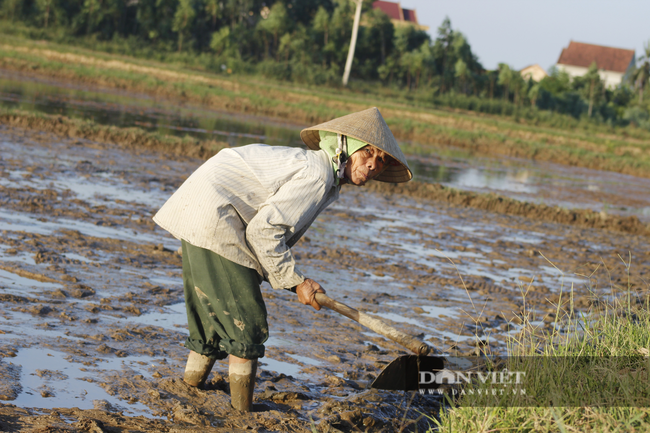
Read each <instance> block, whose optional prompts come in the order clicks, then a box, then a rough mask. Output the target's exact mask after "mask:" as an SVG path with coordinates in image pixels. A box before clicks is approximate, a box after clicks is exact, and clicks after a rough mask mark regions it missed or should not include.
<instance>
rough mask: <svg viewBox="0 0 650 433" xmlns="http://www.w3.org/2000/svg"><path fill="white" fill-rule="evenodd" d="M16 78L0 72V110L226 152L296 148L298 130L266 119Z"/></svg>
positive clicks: (148, 98) (299, 142)
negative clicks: (173, 138)
mask: <svg viewBox="0 0 650 433" xmlns="http://www.w3.org/2000/svg"><path fill="white" fill-rule="evenodd" d="M17 78H18V77H14V76H7V74H6V73H2V72H0V106H3V107H7V108H18V109H24V110H28V111H36V112H41V113H46V114H60V115H64V116H67V117H71V118H77V119H88V120H93V121H95V122H97V123H99V124H102V125H116V126H121V127H130V126H138V127H140V128H142V129H145V130H148V131H160V132H163V133H165V134H172V135H178V136H184V135H191V136H199V137H202V138H205V137H206V136H212V137H214V138H215V139H217V140H221V141H226V142H227V143H228V144H229V145H230V146H239V145H244V144H249V143H251V142H263V143H267V144H276V145H279V144H282V145H300V144H301V141H300V139H299V138H298V135H297V134H296V130H297V129H298V127H297V126H293V125H287V124H283V123H281V122H277V121H272V120H270V119H263V118H259V117H255V116H241V115H237V116H233V115H230V114H227V113H221V112H218V111H214V110H208V109H205V108H201V107H192V106H181V105H178V104H170V103H167V102H165V101H160V100H155V99H152V98H150V97H148V96H145V95H134V96H135V97H134V96H125V95H121V94H119V93H118V92H99V91H93V90H90V89H80V88H75V87H72V88H71V87H68V86H64V85H62V84H61V83H42V82H34V81H20V80H18V79H17Z"/></svg>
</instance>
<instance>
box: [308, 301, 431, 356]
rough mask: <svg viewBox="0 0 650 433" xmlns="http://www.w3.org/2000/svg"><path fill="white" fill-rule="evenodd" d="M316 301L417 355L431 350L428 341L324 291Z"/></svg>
mask: <svg viewBox="0 0 650 433" xmlns="http://www.w3.org/2000/svg"><path fill="white" fill-rule="evenodd" d="M316 302H318V303H319V304H320V305H321V306H323V307H327V308H329V309H330V310H334V311H336V312H337V313H339V314H342V315H344V316H345V317H348V318H350V319H352V320H354V321H355V322H359V323H360V324H362V325H363V326H365V327H366V328H369V329H371V330H373V331H375V332H376V333H378V334H381V335H383V336H384V337H386V338H390V339H391V340H393V341H394V342H396V343H398V344H399V345H401V346H404V347H406V348H407V349H409V350H410V351H412V352H413V353H415V354H416V355H419V356H425V355H428V354H429V353H430V352H431V347H429V346H428V345H427V344H426V343H423V342H422V341H419V340H417V339H415V338H413V337H412V336H410V335H408V334H405V333H404V332H402V331H398V330H397V329H395V328H393V327H392V326H389V325H387V324H386V323H384V322H382V321H381V320H379V319H375V318H374V317H371V316H369V315H367V314H366V313H363V312H361V311H358V310H355V309H354V308H352V307H348V306H347V305H345V304H342V303H340V302H339V301H335V300H334V299H332V298H330V297H329V296H327V295H325V294H324V293H316Z"/></svg>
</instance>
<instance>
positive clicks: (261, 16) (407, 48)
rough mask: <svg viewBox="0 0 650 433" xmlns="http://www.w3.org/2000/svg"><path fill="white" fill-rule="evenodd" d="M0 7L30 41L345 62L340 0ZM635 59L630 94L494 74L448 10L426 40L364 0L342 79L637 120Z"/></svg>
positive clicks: (239, 65) (434, 100)
mask: <svg viewBox="0 0 650 433" xmlns="http://www.w3.org/2000/svg"><path fill="white" fill-rule="evenodd" d="M0 4H1V7H0V15H1V17H2V18H3V19H5V23H3V25H2V26H0V33H5V34H11V32H13V31H16V27H15V26H14V24H15V23H16V22H20V23H22V24H24V25H26V26H28V28H29V30H25V29H22V30H20V32H21V34H23V35H25V36H28V37H30V38H34V39H46V40H53V41H56V42H61V43H66V44H73V45H77V46H83V47H88V48H93V49H99V50H104V51H107V52H110V53H120V54H125V55H133V56H137V57H143V58H148V59H155V60H159V61H165V62H179V61H180V62H183V63H184V64H186V65H187V66H190V67H200V68H202V69H206V70H211V71H214V72H227V73H243V72H244V71H247V72H248V73H256V72H257V73H260V74H262V75H263V76H266V77H273V78H276V79H282V80H294V81H297V82H301V83H307V84H327V83H329V84H331V85H334V86H338V84H337V80H336V79H334V77H333V74H334V73H335V72H336V71H340V70H341V69H342V68H343V65H344V64H345V61H346V56H347V52H348V45H349V43H350V36H351V31H352V21H353V16H354V2H352V1H350V0H301V1H288V0H265V1H262V0H138V1H137V2H134V1H130V0H30V1H29V2H22V1H20V0H1V3H0ZM9 23H11V25H10V24H9ZM269 61H271V62H275V63H277V64H275V65H272V64H270V63H268V62H269ZM639 62H640V64H639V67H638V68H637V69H636V70H635V72H634V74H632V76H631V79H632V82H631V85H632V86H634V90H635V92H634V93H632V92H630V91H629V89H631V87H629V86H627V87H626V86H624V87H622V88H619V89H613V90H612V89H606V88H605V87H604V86H603V84H602V80H600V79H596V78H595V77H596V76H595V75H594V71H592V72H590V74H591V75H589V74H588V77H587V78H585V77H580V78H576V79H574V80H571V79H570V78H569V76H568V75H567V74H566V73H564V72H560V71H553V72H552V73H551V76H549V77H547V78H545V79H544V80H542V81H541V82H540V83H538V84H537V83H533V82H525V81H524V80H522V79H521V77H520V75H519V73H518V71H515V70H513V69H512V68H511V67H509V66H508V65H505V64H500V66H499V68H498V70H496V71H487V70H485V69H484V68H483V66H482V65H481V63H480V62H479V61H478V58H477V56H476V55H475V54H474V53H473V52H472V49H471V46H470V44H469V41H468V40H467V38H466V37H465V36H464V35H463V34H462V33H461V32H460V31H458V30H456V29H454V28H452V24H451V21H450V20H449V18H445V19H444V20H443V22H442V24H441V25H440V27H439V28H438V31H437V36H436V38H435V40H431V38H430V37H429V35H428V34H427V33H426V32H424V31H422V30H420V29H418V28H417V27H415V26H410V25H399V26H395V25H394V24H393V23H392V22H391V20H390V18H389V17H388V16H387V15H386V14H385V13H383V12H382V11H380V10H378V9H373V8H372V2H364V3H363V16H362V20H361V27H360V29H359V34H358V40H357V49H356V51H355V57H354V62H353V65H352V72H351V77H350V80H351V85H352V86H353V87H354V86H355V85H354V84H353V83H355V82H364V83H371V85H372V86H374V87H375V88H376V89H396V90H399V91H402V90H404V91H406V93H407V96H406V99H407V100H409V101H417V102H418V103H422V104H429V105H432V104H433V105H436V106H438V105H440V104H442V103H443V102H442V101H446V102H444V103H448V104H450V105H449V106H451V107H454V108H463V109H470V110H478V111H481V112H489V113H500V114H504V115H510V116H514V117H515V118H519V117H520V116H522V115H524V116H529V115H531V114H530V113H536V114H535V116H537V118H538V119H542V117H543V118H549V116H547V115H546V114H542V113H543V112H545V111H551V112H554V113H558V114H560V115H568V116H571V117H573V118H574V119H581V118H582V117H587V118H590V119H593V120H594V121H595V122H603V123H607V124H611V125H625V124H627V123H629V122H635V123H636V124H639V125H640V124H644V123H638V122H637V121H636V120H634V119H640V118H639V117H638V115H637V114H638V113H637V111H629V113H628V111H627V110H628V108H629V107H630V106H631V105H637V106H638V107H639V108H640V110H642V111H643V112H648V105H647V103H646V102H647V100H648V98H647V97H646V98H645V101H646V102H644V95H645V93H647V92H646V91H647V88H648V85H647V83H648V81H649V80H650V47H647V49H646V54H645V56H642V57H641V58H639ZM223 65H225V66H226V68H223V67H222V66H223ZM228 71H229V72H228ZM298 71H300V72H298ZM622 89H623V90H622ZM375 91H376V90H375ZM496 100H501V101H500V102H496ZM510 104H512V106H511V105H510ZM464 107H468V108H464ZM496 107H498V108H496ZM524 107H527V108H528V109H529V111H526V110H524ZM535 108H536V109H537V110H533V109H535ZM626 113H628V114H627V115H626ZM635 113H637V114H635ZM540 116H541V117H540ZM550 117H553V116H550ZM555 117H557V116H555Z"/></svg>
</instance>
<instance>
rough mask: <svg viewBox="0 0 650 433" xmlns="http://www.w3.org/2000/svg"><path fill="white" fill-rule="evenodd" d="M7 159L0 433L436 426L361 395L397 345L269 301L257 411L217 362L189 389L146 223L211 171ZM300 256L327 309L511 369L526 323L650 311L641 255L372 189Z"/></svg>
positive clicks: (43, 155) (18, 147)
mask: <svg viewBox="0 0 650 433" xmlns="http://www.w3.org/2000/svg"><path fill="white" fill-rule="evenodd" d="M0 157H1V159H0V170H1V172H0V200H1V202H2V207H1V208H0V230H2V232H1V233H2V236H1V238H0V304H1V308H0V356H1V357H2V358H0V376H1V377H2V380H1V381H0V403H2V405H1V406H0V427H3V429H6V430H9V431H12V430H11V429H14V430H18V429H19V427H21V426H23V427H24V426H26V425H30V426H40V427H43V426H45V425H47V426H59V425H60V426H65V425H70V424H71V423H74V425H75V426H77V427H78V428H80V429H81V428H82V427H83V428H85V429H86V430H88V429H89V428H90V427H88V426H89V425H90V426H91V427H92V425H93V424H92V423H93V422H94V423H100V424H101V425H104V426H120V428H122V429H125V428H128V429H134V430H140V431H167V430H169V429H171V428H172V427H174V426H175V427H174V428H176V427H179V428H180V427H182V426H188V425H194V426H199V427H200V428H201V429H204V430H207V429H209V428H215V429H216V428H223V429H233V428H242V429H245V428H252V429H262V430H264V429H266V430H269V431H304V430H306V429H309V428H310V427H309V426H310V425H312V423H313V424H314V425H318V426H320V427H323V428H324V426H326V425H332V426H334V427H336V428H339V429H343V430H351V429H360V430H369V431H380V430H382V429H383V430H385V431H393V430H397V429H399V428H400V427H401V426H403V425H404V424H403V423H404V422H405V420H407V421H409V422H411V421H412V422H416V423H417V424H418V425H419V428H423V427H424V426H426V425H427V420H426V419H422V418H421V416H420V414H421V413H425V414H428V415H429V416H433V415H434V414H435V413H436V411H437V407H438V405H439V402H437V401H436V400H433V399H431V398H430V397H422V396H415V397H413V396H410V395H403V394H402V393H396V392H382V391H377V390H369V389H366V386H367V385H368V383H369V382H370V381H371V380H372V379H373V378H374V377H376V375H377V374H378V372H379V371H380V370H381V369H382V367H383V366H385V365H386V363H388V362H390V360H392V359H393V358H395V357H396V356H398V355H399V354H404V353H405V352H404V351H403V350H402V349H401V348H400V347H399V346H397V345H395V344H394V343H392V342H390V341H388V340H386V339H384V338H383V337H380V336H378V335H376V334H374V333H372V332H370V331H368V330H366V329H364V328H362V327H361V326H359V325H357V324H355V323H354V322H351V321H349V320H348V319H346V318H342V317H340V316H338V315H336V314H335V313H332V312H329V311H321V312H315V311H313V310H311V309H309V308H307V307H304V306H302V305H300V304H298V303H297V301H296V299H295V295H293V294H291V293H289V292H286V291H274V290H272V289H270V288H269V287H268V286H264V287H263V293H264V296H265V298H266V302H267V308H268V310H269V314H270V319H269V321H270V327H271V338H270V339H269V342H268V343H267V355H266V357H265V358H263V359H262V360H261V373H260V375H259V379H258V383H257V390H258V393H257V397H256V398H257V400H256V405H257V406H256V409H257V412H255V413H253V414H251V415H241V414H237V413H234V412H233V411H231V410H230V409H228V408H229V398H228V393H227V391H228V383H227V366H226V365H225V363H217V366H216V367H215V370H214V374H213V376H212V377H211V378H212V379H211V382H210V387H209V389H208V390H206V391H197V390H195V389H190V388H188V387H186V386H185V385H184V384H183V383H182V381H180V380H179V378H180V377H181V374H182V370H183V367H184V361H185V357H186V355H187V351H186V349H184V348H183V347H182V341H183V340H184V338H185V335H186V325H185V319H184V311H183V310H184V304H183V299H182V289H181V275H180V264H181V260H180V257H179V256H178V254H177V253H176V250H177V248H178V246H179V243H178V242H177V241H176V240H175V239H173V238H171V237H170V236H169V235H167V234H166V233H165V232H164V231H162V230H160V229H158V228H157V227H156V226H155V225H154V224H153V223H152V221H151V215H152V214H153V213H154V212H155V210H156V209H157V208H158V207H159V206H160V205H161V204H162V203H163V202H164V200H165V199H166V198H167V197H169V195H170V194H171V193H172V192H173V191H174V190H175V189H176V188H177V187H178V186H179V185H180V184H181V183H182V181H183V179H185V178H186V176H187V175H188V174H189V173H191V172H192V171H193V170H194V169H195V168H196V167H197V166H198V165H199V164H200V163H201V162H200V161H198V160H192V159H182V158H180V159H176V160H168V159H165V160H163V159H161V157H160V156H159V155H157V154H150V153H145V152H142V153H138V154H134V153H129V152H127V151H124V150H120V149H118V148H113V147H111V146H107V145H99V144H96V143H92V142H87V141H83V140H74V141H70V140H60V139H57V138H55V137H53V136H49V135H47V134H42V133H31V132H29V131H23V130H9V129H6V128H4V129H0ZM576 200H579V197H576ZM294 250H295V254H296V256H297V259H298V262H299V265H300V267H301V269H302V271H303V272H304V273H305V274H306V275H308V276H310V277H312V278H314V279H316V280H318V281H320V282H321V284H322V285H323V286H324V287H325V288H326V289H327V290H328V293H329V294H330V295H331V296H332V297H334V298H337V299H339V300H341V301H343V302H345V303H347V304H349V305H351V306H353V307H356V308H360V309H363V310H365V311H367V312H369V313H371V314H373V315H375V316H376V317H378V318H382V319H384V320H386V321H387V322H389V323H391V324H393V325H394V326H395V327H397V328H399V329H402V330H404V331H406V332H409V333H411V334H413V335H416V336H418V337H419V338H421V339H423V340H425V341H427V342H428V343H429V344H431V345H432V346H434V347H435V348H436V349H437V350H438V351H440V352H443V353H448V354H473V353H475V351H476V350H477V347H481V348H482V350H488V351H491V352H494V353H503V352H504V350H505V345H506V342H507V341H508V338H509V337H514V338H517V333H518V332H519V330H520V329H521V323H522V320H525V321H529V322H532V323H533V324H534V325H535V326H539V327H540V328H543V329H550V327H551V326H552V322H553V320H554V314H555V311H556V305H557V303H558V301H559V300H560V295H561V294H562V295H563V296H564V298H563V299H566V298H567V292H568V291H570V290H572V295H573V298H574V307H575V308H576V309H578V310H580V311H586V310H587V309H588V308H589V306H590V305H592V304H593V303H594V302H597V301H598V299H599V298H600V297H602V296H609V295H610V294H611V287H612V285H614V287H615V290H623V289H624V288H626V287H631V288H633V289H634V291H635V293H636V292H639V293H641V294H642V295H643V294H644V293H647V292H648V283H647V275H648V271H650V269H649V268H650V250H649V249H648V247H647V240H646V239H645V238H638V237H632V236H626V235H622V234H620V233H616V234H612V233H610V232H604V231H596V230H585V229H577V228H574V227H568V226H561V225H554V224H548V223H540V222H536V221H531V220H526V219H523V218H516V217H509V216H504V215H499V214H491V213H487V212H482V211H478V210H474V209H466V208H460V207H453V206H448V205H445V204H441V203H435V202H427V201H418V200H413V199H409V198H407V197H403V196H381V195H376V194H372V193H368V192H366V191H364V189H363V188H345V189H344V190H343V191H342V195H341V199H340V201H338V202H337V203H335V204H334V205H332V206H331V207H330V208H329V209H328V210H326V211H325V212H324V213H323V214H322V215H321V216H320V217H319V218H318V219H317V221H316V222H315V223H314V225H313V226H312V228H311V229H310V230H309V231H308V233H307V235H306V237H304V238H303V240H302V241H301V242H300V243H299V244H298V245H297V246H296V247H295V248H294ZM628 254H630V255H631V258H632V262H631V263H632V266H631V267H630V270H629V276H628V270H627V269H626V267H625V266H624V265H623V264H622V261H621V258H625V259H626V260H627V258H628ZM10 405H15V406H10ZM53 408H56V409H53ZM418 419H419V421H417V420H418ZM97 425H99V424H97ZM412 428H414V427H413V426H411V427H409V429H412Z"/></svg>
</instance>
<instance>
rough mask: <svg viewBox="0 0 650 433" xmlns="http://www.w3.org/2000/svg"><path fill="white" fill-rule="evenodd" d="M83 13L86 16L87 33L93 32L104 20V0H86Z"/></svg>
mask: <svg viewBox="0 0 650 433" xmlns="http://www.w3.org/2000/svg"><path fill="white" fill-rule="evenodd" d="M81 15H82V16H85V18H86V34H91V33H92V32H93V30H94V29H95V27H96V26H97V24H99V22H100V21H101V20H102V0H84V3H83V8H82V14H81Z"/></svg>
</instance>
